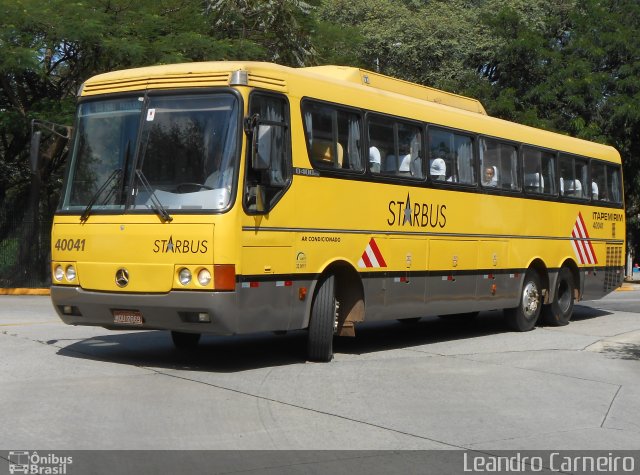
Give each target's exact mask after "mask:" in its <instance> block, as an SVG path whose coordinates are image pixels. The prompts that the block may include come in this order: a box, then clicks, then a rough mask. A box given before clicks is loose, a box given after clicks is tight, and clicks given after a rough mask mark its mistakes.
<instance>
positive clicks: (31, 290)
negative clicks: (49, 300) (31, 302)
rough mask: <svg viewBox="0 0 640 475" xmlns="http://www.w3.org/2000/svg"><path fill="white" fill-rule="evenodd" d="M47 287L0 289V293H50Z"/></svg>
mask: <svg viewBox="0 0 640 475" xmlns="http://www.w3.org/2000/svg"><path fill="white" fill-rule="evenodd" d="M50 294H51V291H50V290H49V289H0V295H50Z"/></svg>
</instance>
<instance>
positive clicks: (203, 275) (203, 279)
mask: <svg viewBox="0 0 640 475" xmlns="http://www.w3.org/2000/svg"><path fill="white" fill-rule="evenodd" d="M198 282H200V285H202V286H203V287H206V286H207V285H209V284H210V283H211V272H209V271H208V270H207V269H201V270H200V272H198Z"/></svg>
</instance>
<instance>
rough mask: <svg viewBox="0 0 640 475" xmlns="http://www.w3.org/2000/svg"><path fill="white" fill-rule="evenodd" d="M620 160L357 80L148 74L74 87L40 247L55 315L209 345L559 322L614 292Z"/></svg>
mask: <svg viewBox="0 0 640 475" xmlns="http://www.w3.org/2000/svg"><path fill="white" fill-rule="evenodd" d="M622 190H623V186H622V170H621V160H620V155H619V154H618V152H616V150H615V149H613V148H612V147H608V146H604V145H599V144H596V143H591V142H587V141H583V140H578V139H575V138H571V137H567V136H564V135H560V134H555V133H551V132H547V131H543V130H538V129H534V128H531V127H526V126H523V125H519V124H515V123H510V122H507V121H504V120H500V119H497V118H493V117H490V116H488V115H487V114H486V112H485V110H484V108H483V106H482V104H480V103H479V102H478V101H477V100H474V99H471V98H466V97H462V96H458V95H455V94H450V93H447V92H443V91H439V90H436V89H432V88H428V87H424V86H419V85H416V84H412V83H408V82H405V81H401V80H397V79H393V78H390V77H386V76H383V75H380V74H377V73H373V72H369V71H365V70H361V69H357V68H350V67H338V66H319V67H307V68H288V67H283V66H279V65H274V64H269V63H258V62H206V63H190V64H176V65H165V66H155V67H145V68H139V69H131V70H125V71H117V72H112V73H107V74H102V75H99V76H96V77H93V78H91V79H89V80H87V81H86V82H85V83H84V85H83V87H82V88H81V91H80V92H79V97H78V107H77V117H76V126H75V132H74V138H73V141H72V148H71V152H70V156H69V163H68V170H67V172H66V177H65V180H64V186H63V191H62V196H61V200H60V205H59V207H58V210H57V212H56V215H55V220H54V224H53V230H52V262H51V272H52V281H53V282H52V288H51V298H52V301H53V304H54V306H55V308H56V310H57V312H58V313H59V315H60V317H61V318H62V320H63V321H64V322H66V323H68V324H73V325H98V326H102V327H105V328H108V329H127V330H129V329H160V330H169V331H171V335H172V337H173V341H174V343H175V345H176V346H177V347H178V348H191V347H194V346H195V345H197V343H198V340H199V338H200V335H201V334H215V335H233V334H243V333H250V332H264V331H274V332H281V331H288V330H299V329H307V330H308V354H307V357H308V358H309V359H310V360H317V361H329V360H331V358H332V356H333V346H332V345H333V339H334V336H335V335H339V336H354V335H355V326H356V324H358V323H360V322H373V321H380V320H391V319H397V320H400V321H415V320H417V319H419V318H421V317H425V316H435V315H438V316H446V315H452V314H455V315H458V314H462V315H466V316H473V315H475V314H477V313H478V312H481V311H487V310H495V309H504V316H505V319H506V323H507V324H508V326H509V327H510V328H512V329H514V330H516V331H527V330H531V329H532V328H533V327H534V326H535V325H536V323H537V322H539V321H540V322H542V321H544V322H546V324H550V325H564V324H567V323H568V322H569V320H570V319H571V315H572V311H573V305H574V302H575V301H577V300H579V299H596V298H600V297H602V296H604V295H606V294H607V293H609V292H611V291H612V290H614V289H615V288H617V287H618V286H619V285H620V284H621V282H622V279H623V255H624V249H625V241H624V239H625V213H624V203H623V195H622Z"/></svg>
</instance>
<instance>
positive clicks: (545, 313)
mask: <svg viewBox="0 0 640 475" xmlns="http://www.w3.org/2000/svg"><path fill="white" fill-rule="evenodd" d="M573 282H574V281H573V274H572V273H571V270H569V268H567V267H563V268H561V269H560V272H559V273H558V278H557V279H556V286H555V289H554V290H555V292H554V293H553V295H554V297H553V301H552V302H551V303H550V304H549V305H545V306H544V307H542V318H543V319H544V322H545V323H546V324H548V325H553V326H556V327H560V326H563V325H567V324H568V323H569V321H570V320H571V316H572V315H573V301H574V290H575V284H574V283H573Z"/></svg>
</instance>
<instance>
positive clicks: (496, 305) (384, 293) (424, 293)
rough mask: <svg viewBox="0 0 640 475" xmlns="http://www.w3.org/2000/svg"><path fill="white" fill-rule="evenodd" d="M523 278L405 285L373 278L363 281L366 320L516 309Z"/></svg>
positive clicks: (416, 280) (441, 279) (428, 279)
mask: <svg viewBox="0 0 640 475" xmlns="http://www.w3.org/2000/svg"><path fill="white" fill-rule="evenodd" d="M522 278H523V276H522V275H521V274H496V275H492V274H486V275H470V274H469V275H431V276H423V277H411V278H410V279H408V282H403V281H401V280H400V279H399V278H397V277H396V278H394V277H382V276H381V277H377V276H370V277H367V278H365V279H364V289H365V304H366V317H365V320H366V321H379V320H389V319H402V318H412V317H427V316H432V315H448V314H455V313H465V312H472V311H483V310H493V309H501V308H509V307H515V306H516V305H517V302H518V296H519V293H520V288H521V286H522ZM399 280H400V282H399Z"/></svg>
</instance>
